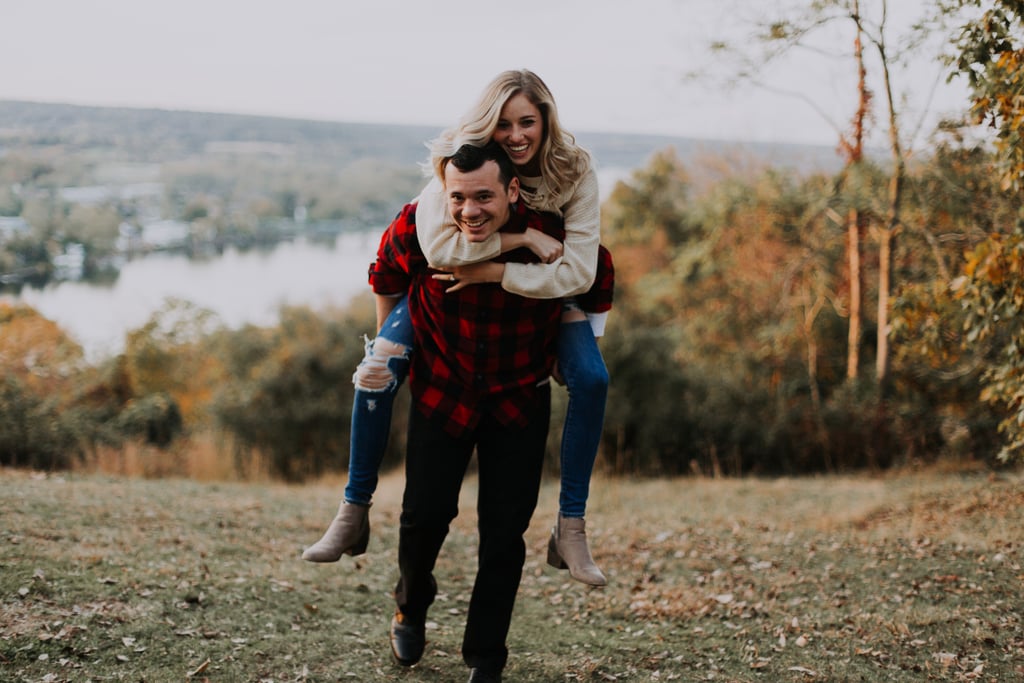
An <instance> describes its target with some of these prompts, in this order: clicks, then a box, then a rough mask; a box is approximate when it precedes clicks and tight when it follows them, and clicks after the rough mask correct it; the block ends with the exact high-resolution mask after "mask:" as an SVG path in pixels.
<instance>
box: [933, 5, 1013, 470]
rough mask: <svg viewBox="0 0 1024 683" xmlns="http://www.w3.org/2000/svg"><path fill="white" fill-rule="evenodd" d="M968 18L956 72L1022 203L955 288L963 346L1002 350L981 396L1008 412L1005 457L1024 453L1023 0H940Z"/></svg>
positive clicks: (972, 254) (975, 254)
mask: <svg viewBox="0 0 1024 683" xmlns="http://www.w3.org/2000/svg"><path fill="white" fill-rule="evenodd" d="M943 9H944V10H945V11H947V12H954V13H957V16H965V17H966V21H965V22H964V23H963V25H962V28H961V29H960V30H959V32H958V34H957V35H956V36H955V38H954V45H955V48H956V52H955V55H954V58H953V60H952V63H953V68H954V74H955V75H959V76H963V77H965V78H966V79H967V82H968V85H969V87H970V90H971V98H972V105H971V116H972V119H973V122H974V123H977V124H983V125H984V129H985V130H988V131H993V132H994V147H995V150H996V153H997V157H996V163H995V168H996V170H997V171H998V173H999V177H1000V179H1001V186H1002V188H1003V190H1004V191H1005V192H1006V193H1007V194H1008V195H1009V196H1010V197H1012V201H1013V202H1014V203H1015V204H1016V206H1017V215H1016V217H1015V220H1014V225H1012V226H1011V225H1000V226H993V228H994V230H997V231H993V232H992V234H991V235H990V236H989V237H988V238H987V239H986V240H984V241H983V242H981V243H980V244H978V245H977V246H975V247H974V248H973V249H972V250H970V251H969V252H968V254H967V261H966V264H965V267H964V275H963V277H961V278H958V279H957V280H956V281H955V282H954V285H953V291H954V295H955V296H956V297H957V298H958V299H959V301H960V303H961V304H962V307H963V311H964V313H965V315H966V320H965V322H964V330H965V343H967V344H982V343H988V344H992V345H994V346H995V348H996V349H997V351H998V353H997V354H996V356H995V358H993V361H994V362H993V363H992V364H991V365H990V366H989V367H987V369H986V370H985V372H984V374H983V376H982V381H983V389H982V393H981V397H982V399H983V400H985V401H986V402H988V403H991V404H994V405H998V406H1000V407H1002V409H1003V410H1005V418H1004V419H1003V421H1002V422H1001V423H1000V431H1001V432H1002V433H1003V435H1004V437H1005V439H1006V442H1005V446H1004V447H1003V449H1002V451H1001V453H1000V457H1001V458H1003V459H1011V458H1016V459H1022V458H1024V345H1022V343H1021V341H1022V339H1024V208H1022V207H1024V202H1022V200H1024V182H1022V181H1024V2H1021V1H1019V0H996V1H995V2H992V3H988V2H981V0H959V1H958V2H948V3H943Z"/></svg>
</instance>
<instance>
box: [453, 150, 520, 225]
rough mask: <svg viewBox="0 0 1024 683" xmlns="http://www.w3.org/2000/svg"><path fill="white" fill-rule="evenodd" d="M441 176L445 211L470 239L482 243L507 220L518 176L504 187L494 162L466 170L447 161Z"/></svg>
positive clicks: (487, 162)
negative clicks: (446, 208)
mask: <svg viewBox="0 0 1024 683" xmlns="http://www.w3.org/2000/svg"><path fill="white" fill-rule="evenodd" d="M444 175H445V191H446V194H447V197H448V210H449V211H450V212H451V214H452V218H453V219H454V220H455V224H456V225H457V226H458V227H459V230H461V231H462V233H463V234H464V235H465V236H466V239H468V240H469V241H470V242H483V241H484V240H485V239H487V238H488V237H490V236H491V235H493V234H494V233H496V232H497V231H498V230H499V229H500V228H501V227H502V226H503V225H505V223H507V222H508V219H509V204H511V203H513V202H515V201H516V200H517V199H519V179H518V178H513V179H512V181H511V182H510V183H509V186H508V189H506V188H505V186H504V185H502V183H501V178H500V171H499V169H498V164H496V163H495V162H493V161H486V162H484V165H483V166H481V167H480V168H478V169H477V170H475V171H469V172H468V173H463V172H462V171H460V170H459V169H457V168H455V167H454V166H453V165H451V164H448V167H447V168H446V169H445V174H444Z"/></svg>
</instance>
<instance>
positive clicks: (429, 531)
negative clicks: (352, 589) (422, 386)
mask: <svg viewBox="0 0 1024 683" xmlns="http://www.w3.org/2000/svg"><path fill="white" fill-rule="evenodd" d="M472 454H473V442H472V440H470V439H468V438H466V439H455V438H453V437H451V436H450V435H449V434H448V433H447V432H445V431H444V429H443V428H442V427H441V426H439V425H438V424H437V423H435V422H432V421H431V420H428V419H427V418H425V417H424V416H423V415H422V414H421V413H420V412H419V411H418V410H416V408H415V406H414V407H413V408H412V409H411V410H410V415H409V445H408V449H407V451H406V457H405V494H404V496H403V497H402V516H401V520H400V528H399V535H398V569H399V574H400V575H399V579H398V585H397V586H396V587H395V602H396V603H397V605H398V609H399V610H400V611H401V612H402V614H404V615H405V616H406V617H408V618H410V619H413V620H419V619H423V618H425V617H426V614H427V608H428V607H430V605H431V603H432V602H433V601H434V595H435V594H436V593H437V584H436V583H435V582H434V577H433V570H434V563H435V561H436V560H437V555H438V553H439V552H440V550H441V545H442V544H443V543H444V539H445V536H447V535H448V525H449V524H450V522H451V521H452V520H453V519H455V517H456V515H458V513H459V489H460V488H461V487H462V478H463V476H464V475H465V473H466V466H467V464H468V463H469V458H470V456H471V455H472Z"/></svg>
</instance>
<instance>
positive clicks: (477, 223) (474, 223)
mask: <svg viewBox="0 0 1024 683" xmlns="http://www.w3.org/2000/svg"><path fill="white" fill-rule="evenodd" d="M486 222H487V221H466V225H468V226H469V227H471V228H479V227H480V226H481V225H483V224H484V223H486Z"/></svg>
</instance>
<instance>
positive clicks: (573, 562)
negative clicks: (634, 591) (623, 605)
mask: <svg viewBox="0 0 1024 683" xmlns="http://www.w3.org/2000/svg"><path fill="white" fill-rule="evenodd" d="M548 564H550V565H551V566H552V567H554V568H555V569H568V570H569V576H571V577H572V578H574V579H576V580H577V581H579V582H581V583H585V584H587V585H588V586H604V585H605V584H607V583H608V581H607V579H605V578H604V574H602V573H601V570H600V569H599V568H598V566H597V565H596V564H594V558H592V557H591V556H590V548H588V547H587V531H586V522H585V521H584V519H583V518H582V517H562V516H561V515H559V516H558V524H556V525H555V527H554V528H553V529H552V530H551V539H550V540H549V541H548Z"/></svg>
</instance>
